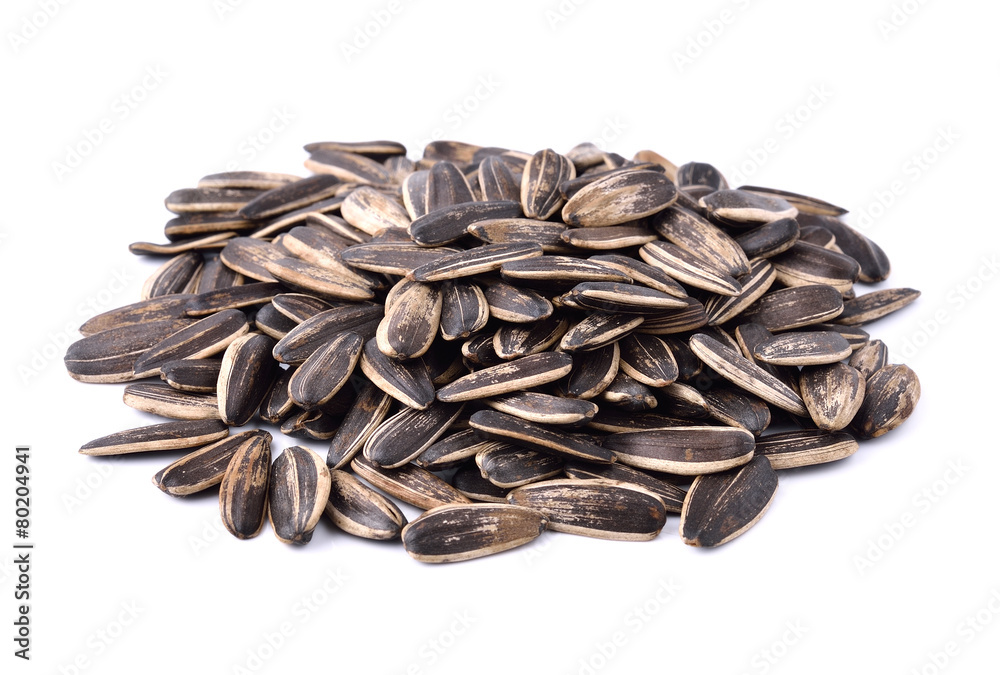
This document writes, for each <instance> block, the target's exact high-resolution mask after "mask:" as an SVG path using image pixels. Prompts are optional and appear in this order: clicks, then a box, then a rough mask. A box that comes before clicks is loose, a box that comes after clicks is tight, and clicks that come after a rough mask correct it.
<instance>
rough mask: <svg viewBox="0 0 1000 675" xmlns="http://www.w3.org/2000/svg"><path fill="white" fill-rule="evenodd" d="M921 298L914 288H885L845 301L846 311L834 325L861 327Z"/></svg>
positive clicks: (835, 320) (838, 317)
mask: <svg viewBox="0 0 1000 675" xmlns="http://www.w3.org/2000/svg"><path fill="white" fill-rule="evenodd" d="M919 297H920V291H915V290H913V289H912V288H884V289H882V290H878V291H872V292H871V293H866V294H864V295H859V296H858V297H856V298H854V299H852V300H845V301H844V311H843V312H841V313H840V314H839V315H838V316H837V318H836V319H834V323H841V324H845V325H848V326H861V325H864V324H866V323H870V322H872V321H875V320H876V319H881V318H882V317H883V316H886V315H887V314H892V313H893V312H895V311H898V310H900V309H902V308H903V307H906V306H907V305H909V304H910V303H911V302H913V301H914V300H916V299H917V298H919Z"/></svg>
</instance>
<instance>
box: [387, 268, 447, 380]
mask: <svg viewBox="0 0 1000 675" xmlns="http://www.w3.org/2000/svg"><path fill="white" fill-rule="evenodd" d="M400 285H405V288H403V290H401V291H399V292H398V294H395V295H394V297H393V299H392V301H391V304H390V301H389V299H388V298H386V311H385V316H384V317H383V318H382V321H381V322H380V323H379V326H378V331H376V333H375V340H376V342H377V344H378V347H379V349H380V350H381V351H382V353H383V354H385V355H386V356H388V357H389V358H393V359H399V360H400V361H405V360H407V359H414V358H417V357H419V356H423V355H424V354H425V353H426V352H427V350H428V349H430V347H431V344H432V343H433V342H434V338H435V337H436V336H437V332H438V326H439V325H440V321H441V310H442V296H441V290H440V288H439V287H438V286H437V285H436V284H422V283H416V282H406V281H403V282H401V284H398V285H397V287H399V286H400Z"/></svg>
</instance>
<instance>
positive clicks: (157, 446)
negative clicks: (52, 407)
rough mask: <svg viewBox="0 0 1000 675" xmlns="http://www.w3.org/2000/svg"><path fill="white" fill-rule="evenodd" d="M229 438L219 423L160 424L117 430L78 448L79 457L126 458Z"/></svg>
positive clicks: (205, 421)
mask: <svg viewBox="0 0 1000 675" xmlns="http://www.w3.org/2000/svg"><path fill="white" fill-rule="evenodd" d="M227 435H229V427H227V426H226V425H225V424H223V423H222V422H220V421H219V420H184V421H180V422H163V423H162V424H151V425H149V426H145V427H138V428H135V429H127V430H125V431H119V432H116V433H113V434H109V435H107V436H102V437H101V438H96V439H94V440H92V441H90V442H88V443H84V444H83V445H82V446H80V454H82V455H125V454H130V453H133V452H151V451H154V450H178V449H183V448H196V447H198V446H201V445H205V444H206V443H212V442H213V441H217V440H219V439H220V438H225V437H226V436H227Z"/></svg>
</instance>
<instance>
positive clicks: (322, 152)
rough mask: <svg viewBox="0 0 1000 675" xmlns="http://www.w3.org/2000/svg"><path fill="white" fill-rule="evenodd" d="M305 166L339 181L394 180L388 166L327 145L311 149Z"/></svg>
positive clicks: (368, 181)
mask: <svg viewBox="0 0 1000 675" xmlns="http://www.w3.org/2000/svg"><path fill="white" fill-rule="evenodd" d="M305 167H306V168H307V169H309V170H310V171H313V172H315V173H317V174H319V175H320V176H324V177H325V178H327V179H331V180H337V182H340V181H343V182H345V183H371V184H386V183H390V182H392V177H391V176H390V175H389V172H388V171H387V170H386V168H385V167H384V166H382V165H381V164H379V163H378V162H376V161H375V160H373V159H369V158H368V157H365V156H364V155H358V154H355V153H353V152H342V151H340V150H334V149H332V148H327V147H318V148H314V149H313V150H310V151H309V159H307V160H306V161H305ZM314 177H315V178H319V176H314ZM293 185H294V183H293Z"/></svg>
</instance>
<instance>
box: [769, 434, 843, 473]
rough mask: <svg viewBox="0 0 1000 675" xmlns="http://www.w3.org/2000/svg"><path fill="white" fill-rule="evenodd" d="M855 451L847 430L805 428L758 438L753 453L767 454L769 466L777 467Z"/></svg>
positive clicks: (821, 461) (830, 458)
mask: <svg viewBox="0 0 1000 675" xmlns="http://www.w3.org/2000/svg"><path fill="white" fill-rule="evenodd" d="M857 450H858V442H857V441H856V440H854V437H853V436H851V435H850V434H848V433H845V432H842V431H840V432H836V433H828V432H826V431H822V430H819V429H805V430H802V431H786V432H783V433H780V434H771V435H770V436H764V437H763V438H760V439H758V440H757V450H756V453H757V455H759V456H762V457H766V458H767V459H768V461H769V462H771V468H772V469H775V470H778V469H796V468H798V467H800V466H813V465H814V464H825V463H826V462H835V461H837V460H838V459H844V458H845V457H850V456H851V455H853V454H854V453H855V452H857Z"/></svg>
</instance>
